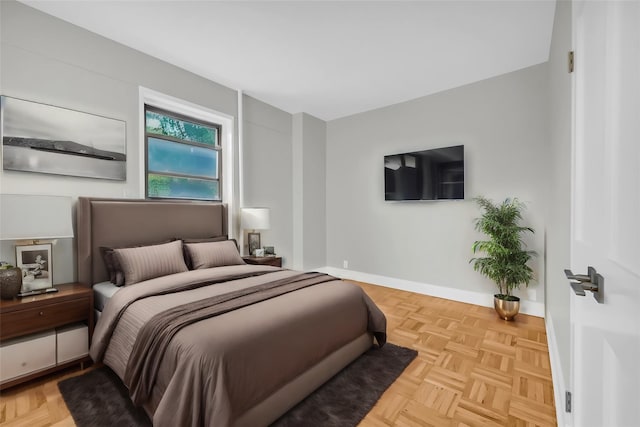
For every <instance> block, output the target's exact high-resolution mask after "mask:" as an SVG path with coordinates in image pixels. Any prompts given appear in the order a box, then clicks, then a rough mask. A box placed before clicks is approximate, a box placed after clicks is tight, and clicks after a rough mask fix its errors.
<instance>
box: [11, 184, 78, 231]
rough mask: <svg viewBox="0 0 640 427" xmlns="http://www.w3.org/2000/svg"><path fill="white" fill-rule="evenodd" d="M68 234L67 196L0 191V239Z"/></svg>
mask: <svg viewBox="0 0 640 427" xmlns="http://www.w3.org/2000/svg"><path fill="white" fill-rule="evenodd" d="M70 237H73V225H72V223H71V197H65V196H36V195H27V194H0V240H40V239H63V238H70Z"/></svg>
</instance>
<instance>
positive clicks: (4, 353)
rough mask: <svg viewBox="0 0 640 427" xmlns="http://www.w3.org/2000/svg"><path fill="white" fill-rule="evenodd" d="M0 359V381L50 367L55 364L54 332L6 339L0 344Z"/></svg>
mask: <svg viewBox="0 0 640 427" xmlns="http://www.w3.org/2000/svg"><path fill="white" fill-rule="evenodd" d="M3 326H4V325H3ZM0 359H2V363H0V382H4V381H6V380H10V379H13V378H17V377H20V376H22V375H26V374H29V373H32V372H36V371H40V370H42V369H47V368H51V367H52V366H55V365H56V332H55V331H54V330H51V331H48V332H44V333H41V334H37V335H30V336H29V337H25V338H18V339H15V340H11V341H7V342H6V343H3V344H2V346H0Z"/></svg>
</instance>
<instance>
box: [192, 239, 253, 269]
mask: <svg viewBox="0 0 640 427" xmlns="http://www.w3.org/2000/svg"><path fill="white" fill-rule="evenodd" d="M185 247H186V248H187V252H188V253H189V257H190V258H191V262H192V265H193V269H194V270H199V269H202V268H211V267H222V266H225V265H240V264H244V260H243V259H242V257H241V256H240V252H238V247H237V246H236V242H235V240H225V241H224V242H207V243H187V244H185Z"/></svg>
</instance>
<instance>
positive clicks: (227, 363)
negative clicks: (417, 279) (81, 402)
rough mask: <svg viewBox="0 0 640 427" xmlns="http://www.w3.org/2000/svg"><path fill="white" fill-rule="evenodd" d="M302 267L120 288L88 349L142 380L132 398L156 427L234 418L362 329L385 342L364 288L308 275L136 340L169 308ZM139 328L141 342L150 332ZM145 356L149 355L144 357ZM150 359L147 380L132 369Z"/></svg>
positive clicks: (285, 278)
mask: <svg viewBox="0 0 640 427" xmlns="http://www.w3.org/2000/svg"><path fill="white" fill-rule="evenodd" d="M299 274H300V273H299V272H295V271H290V270H280V269H276V268H274V267H268V266H254V265H238V266H227V267H217V268H212V269H205V270H194V271H189V272H185V273H179V274H174V275H171V276H165V277H160V278H157V279H152V280H148V281H145V282H142V283H138V284H135V285H132V286H127V287H124V288H122V289H121V290H120V291H118V292H117V293H116V294H115V295H114V296H113V297H112V298H111V300H110V301H109V302H108V303H107V305H106V306H105V309H104V311H103V313H102V316H101V318H100V322H98V324H97V325H96V330H95V332H94V335H93V341H92V344H91V350H90V354H91V357H92V358H93V359H94V361H96V362H104V363H105V365H107V366H109V367H111V368H112V369H113V370H114V372H116V374H117V375H118V376H119V377H120V378H121V379H123V380H124V379H125V377H127V382H126V383H128V384H127V386H128V387H129V388H130V390H138V391H139V390H140V387H142V389H143V391H144V392H143V393H141V394H137V400H138V402H139V403H143V404H144V407H145V409H146V410H147V412H148V413H149V415H150V416H152V418H153V423H154V425H155V426H165V425H166V426H169V425H170V426H175V425H180V426H194V427H195V426H202V425H215V426H231V425H233V424H234V422H235V420H237V419H238V418H240V417H241V416H242V415H243V414H244V413H245V412H246V411H248V410H249V409H251V408H252V407H254V406H255V405H257V404H259V403H260V402H262V401H263V400H264V399H265V398H267V397H268V396H270V395H271V394H272V393H274V392H275V391H277V390H278V389H280V388H281V387H282V386H284V385H285V384H287V383H288V382H290V381H292V380H293V379H295V378H296V377H297V376H298V375H300V374H301V373H302V372H305V371H306V370H307V369H309V368H310V367H312V366H314V365H315V364H317V363H318V362H319V361H321V360H322V359H324V358H325V357H326V356H328V355H329V354H331V353H332V352H334V351H336V350H337V349H339V348H341V347H342V346H344V345H345V344H347V343H349V342H351V341H353V340H354V339H355V338H357V337H359V336H361V335H362V334H363V333H365V332H366V331H369V332H371V333H372V334H373V335H375V336H376V339H377V341H378V342H379V344H384V341H385V338H386V319H385V317H384V315H383V314H382V312H381V311H380V310H379V309H378V308H377V307H376V306H375V304H374V303H373V302H372V301H371V300H370V299H369V297H368V296H367V295H366V294H365V293H364V292H363V291H362V289H361V288H359V287H358V286H356V285H354V284H350V283H347V282H343V281H340V280H330V279H320V280H317V279H313V280H312V281H317V282H318V283H317V284H316V283H310V284H305V286H303V287H301V289H297V290H296V289H292V290H290V289H287V290H286V292H285V293H283V294H282V295H279V296H276V295H269V297H268V298H266V299H264V300H259V299H258V300H257V301H249V302H248V303H247V304H246V305H244V304H242V303H241V304H239V307H237V308H235V309H233V310H232V311H227V310H218V311H220V313H214V314H213V315H210V316H209V315H206V316H201V317H203V318H199V319H198V320H197V321H194V322H187V323H186V324H185V325H182V326H181V327H180V328H176V329H177V330H175V331H174V332H173V334H172V335H171V337H170V339H165V342H164V343H163V345H162V346H160V347H156V349H153V347H149V348H151V349H152V350H149V351H148V353H145V351H140V343H138V345H137V346H136V340H137V339H138V338H139V336H140V334H141V333H142V332H144V330H145V325H147V324H148V323H149V322H151V321H153V322H155V321H156V320H157V319H158V318H159V317H166V315H165V314H166V313H167V312H171V311H172V310H173V311H176V310H182V308H183V307H187V306H189V304H190V303H193V304H194V305H197V304H198V301H203V300H209V301H218V300H220V301H226V300H227V299H228V298H226V297H225V295H229V294H238V292H239V291H240V290H242V289H248V290H252V289H258V288H259V285H260V284H261V283H279V282H283V283H290V282H291V281H292V280H293V281H297V280H298V278H297V277H294V276H297V275H299ZM305 280H307V279H305ZM326 280H329V281H326ZM294 287H295V286H294ZM269 292H271V291H269ZM252 295H253V294H252ZM234 299H235V297H234ZM200 305H201V306H205V305H209V304H204V305H203V304H202V303H200ZM214 311H215V310H214ZM188 316H191V314H189V315H188ZM153 322H152V323H153ZM146 329H149V328H148V327H147V328H146ZM142 335H145V336H146V337H147V338H145V339H146V340H148V337H149V336H150V334H149V333H148V332H147V333H146V334H145V333H142ZM153 335H154V334H151V336H153ZM134 349H137V350H136V351H134ZM132 355H133V356H132ZM148 356H150V357H149V360H150V361H146V360H141V359H145V358H147V357H148ZM146 364H150V365H153V366H152V368H153V369H152V371H153V372H154V374H153V376H152V377H149V376H148V375H147V376H146V377H145V376H142V377H143V378H144V381H145V383H144V384H140V383H139V381H140V375H132V374H131V372H132V369H133V370H135V369H138V372H139V371H140V369H143V368H146V366H145V365H146ZM127 367H129V370H127ZM127 372H129V375H127ZM132 377H133V378H132ZM132 381H133V382H132Z"/></svg>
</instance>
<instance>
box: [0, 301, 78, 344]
mask: <svg viewBox="0 0 640 427" xmlns="http://www.w3.org/2000/svg"><path fill="white" fill-rule="evenodd" d="M88 310H89V299H88V298H86V299H85V298H82V299H76V300H72V301H65V302H59V303H55V304H48V305H45V306H41V307H38V308H27V309H24V310H16V311H11V312H7V313H2V337H13V336H19V335H26V334H29V333H32V332H37V331H41V330H44V329H49V328H55V327H56V326H61V325H65V324H67V323H73V322H79V321H81V320H84V319H86V318H87V311H88Z"/></svg>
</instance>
